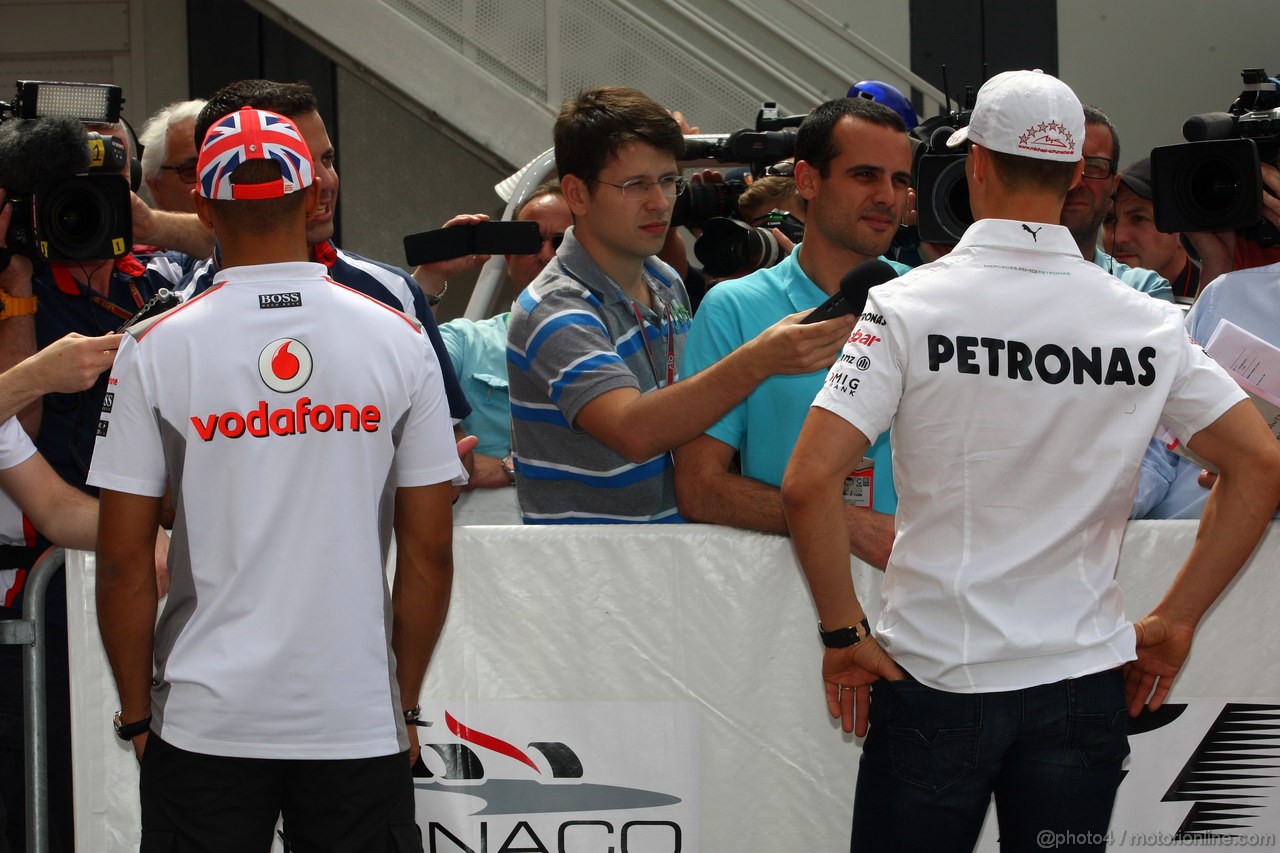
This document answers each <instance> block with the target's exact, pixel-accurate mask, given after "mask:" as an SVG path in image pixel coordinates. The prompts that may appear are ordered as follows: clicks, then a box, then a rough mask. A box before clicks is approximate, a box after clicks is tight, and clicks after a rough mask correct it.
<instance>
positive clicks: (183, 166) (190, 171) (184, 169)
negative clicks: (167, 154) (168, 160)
mask: <svg viewBox="0 0 1280 853" xmlns="http://www.w3.org/2000/svg"><path fill="white" fill-rule="evenodd" d="M160 168H161V169H163V170H164V171H166V172H177V173H178V177H179V178H181V179H182V182H183V183H184V184H194V183H195V182H196V161H195V160H185V161H183V162H181V163H179V164H178V165H176V166H161V167H160Z"/></svg>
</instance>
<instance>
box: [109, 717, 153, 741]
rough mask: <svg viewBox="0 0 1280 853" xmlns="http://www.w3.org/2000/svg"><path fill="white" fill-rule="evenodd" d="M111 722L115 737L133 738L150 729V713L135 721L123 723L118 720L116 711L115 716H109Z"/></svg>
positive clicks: (122, 738)
mask: <svg viewBox="0 0 1280 853" xmlns="http://www.w3.org/2000/svg"><path fill="white" fill-rule="evenodd" d="M111 723H112V725H114V726H115V727H116V737H118V738H120V740H133V739H134V738H136V737H137V736H138V735H141V734H146V733H147V732H148V731H149V730H150V729H151V715H150V714H148V715H147V716H145V717H143V718H142V719H141V720H138V721H137V722H135V723H123V722H121V721H120V712H119V711H116V714H115V716H114V717H112V718H111Z"/></svg>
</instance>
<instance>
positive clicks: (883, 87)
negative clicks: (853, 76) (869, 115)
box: [848, 80, 920, 130]
mask: <svg viewBox="0 0 1280 853" xmlns="http://www.w3.org/2000/svg"><path fill="white" fill-rule="evenodd" d="M848 97H850V98H866V99H867V100H868V101H875V102H876V103H877V104H884V105H885V106H886V107H888V108H889V109H891V110H893V111H894V112H895V113H897V114H898V115H900V116H902V123H903V124H905V125H906V126H907V130H911V129H912V128H913V127H915V126H916V125H917V124H919V123H920V122H919V120H918V119H917V118H916V110H915V107H913V106H911V101H909V100H907V96H906V95H904V94H902V93H901V92H899V91H898V90H897V89H895V88H894V87H893V86H890V85H889V84H888V83H882V82H881V81H879V80H860V81H858V82H857V83H854V84H853V85H852V86H850V87H849V94H848Z"/></svg>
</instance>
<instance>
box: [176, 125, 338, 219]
mask: <svg viewBox="0 0 1280 853" xmlns="http://www.w3.org/2000/svg"><path fill="white" fill-rule="evenodd" d="M267 159H270V160H271V161H273V162H274V163H275V164H276V167H277V168H278V169H279V170H280V177H279V178H278V179H276V180H271V181H265V182H262V183H256V184H250V183H240V184H235V183H232V180H231V177H232V175H233V174H234V173H235V171H236V170H237V169H238V168H239V167H240V166H242V165H244V164H245V163H247V162H249V161H250V160H267ZM196 170H197V183H198V185H199V193H200V195H202V196H204V197H205V198H212V199H223V200H228V199H267V198H279V197H280V196H284V195H288V194H289V193H292V192H296V191H298V190H300V189H305V188H306V187H309V186H311V184H312V180H313V173H312V167H311V152H310V151H308V150H307V143H306V142H305V141H303V139H302V136H301V134H299V133H298V129H297V128H296V127H294V126H293V122H291V121H289V120H288V119H287V118H285V117H284V116H282V115H276V114H275V113H273V112H268V111H267V110H255V109H253V108H252V107H243V108H242V109H241V110H240V111H239V112H235V113H231V114H230V115H228V116H224V117H223V118H221V119H219V120H218V122H217V123H216V124H214V126H213V127H211V128H209V133H208V134H207V135H206V136H205V138H204V146H203V147H202V148H201V150H200V157H199V160H198V161H197V164H196Z"/></svg>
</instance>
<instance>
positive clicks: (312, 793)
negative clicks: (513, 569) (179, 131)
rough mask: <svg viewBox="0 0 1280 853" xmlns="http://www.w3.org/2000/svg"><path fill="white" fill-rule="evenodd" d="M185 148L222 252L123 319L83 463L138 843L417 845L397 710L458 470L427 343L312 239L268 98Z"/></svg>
mask: <svg viewBox="0 0 1280 853" xmlns="http://www.w3.org/2000/svg"><path fill="white" fill-rule="evenodd" d="M197 171H198V179H197V196H196V199H195V201H196V210H197V213H198V214H199V215H200V217H201V219H202V220H203V221H205V223H206V224H208V225H211V226H212V227H213V229H214V231H215V233H216V234H217V236H218V239H219V243H220V245H221V247H222V258H223V266H222V267H221V269H220V270H219V271H218V273H217V276H216V279H215V281H214V283H213V286H212V287H210V288H209V289H208V290H206V291H205V292H204V293H202V294H201V295H200V296H198V297H196V298H194V299H192V300H190V301H188V302H186V303H184V304H182V305H180V306H178V307H177V308H174V309H172V310H171V311H169V312H167V313H165V314H162V315H160V316H159V317H157V318H155V319H153V320H150V321H147V322H144V323H143V324H140V325H138V326H135V327H133V328H131V329H130V331H129V334H127V335H126V336H125V339H124V342H123V344H122V345H121V347H120V353H119V355H118V356H117V358H116V361H115V367H114V370H113V372H112V376H111V380H110V388H111V393H109V394H108V395H107V400H106V404H105V405H104V406H103V412H102V415H101V419H100V420H99V422H98V429H97V435H98V439H97V446H96V448H95V451H94V456H93V464H92V468H91V470H90V474H89V481H90V482H91V483H92V484H94V485H95V486H98V487H100V489H101V514H100V522H99V534H98V563H97V566H98V579H97V590H98V612H99V624H100V628H101V632H102V639H103V644H104V646H105V647H106V651H107V656H108V658H109V660H110V662H111V668H112V671H113V672H114V674H115V679H116V685H117V686H118V688H119V691H120V702H121V705H120V711H119V713H117V715H116V718H115V727H116V733H117V734H118V735H119V736H120V737H121V739H123V740H127V741H131V742H132V745H133V748H134V749H135V750H136V752H137V754H138V756H139V759H140V760H141V771H142V772H141V789H140V792H141V799H142V832H143V841H142V849H143V850H149V849H162V848H163V849H166V850H184V851H185V850H211V851H212V850H245V851H264V853H265V851H267V850H268V849H270V847H271V843H272V836H273V831H274V829H275V826H276V822H277V820H278V819H279V817H280V816H281V814H283V817H284V824H285V834H286V835H287V836H288V837H289V839H290V843H291V844H292V846H293V849H296V850H351V851H371V853H372V851H379V853H380V852H381V851H404V850H421V849H422V847H421V840H420V837H419V835H418V831H417V827H416V826H415V824H414V817H413V816H414V797H413V783H412V776H411V764H412V762H413V761H414V760H415V759H416V757H417V737H416V734H415V732H416V729H414V728H413V725H414V723H415V722H416V720H417V703H418V692H419V689H420V687H421V684H422V680H423V676H424V672H425V669H426V666H427V661H428V660H429V658H430V655H431V651H432V648H433V646H434V644H435V640H436V637H437V635H438V633H439V630H440V627H441V625H442V624H443V621H444V616H445V612H446V610H447V607H448V600H449V588H450V581H451V577H452V560H451V531H452V519H451V516H450V512H449V502H450V497H451V494H450V481H451V480H452V479H453V478H454V477H456V476H458V475H459V474H460V473H461V466H460V463H459V461H458V453H457V449H456V447H455V444H454V441H453V437H452V432H451V421H450V418H449V413H448V407H447V403H446V401H445V392H444V386H443V383H442V381H441V377H440V367H439V364H438V362H437V361H436V359H435V356H434V354H433V351H432V348H431V346H430V344H429V343H428V341H427V339H426V337H425V336H424V334H423V332H422V327H421V325H420V324H419V323H418V322H417V321H416V320H413V319H411V318H409V317H407V316H406V315H404V314H402V313H400V312H399V311H395V310H393V309H390V308H388V307H386V306H385V305H383V304H381V303H379V302H376V301H375V300H373V299H370V298H368V297H366V296H364V295H362V294H359V293H356V292H355V291H352V290H350V289H349V288H346V287H343V286H342V285H339V284H337V283H335V282H334V281H332V280H331V279H329V278H328V277H327V276H326V275H325V268H324V266H323V265H321V264H318V263H315V262H313V261H312V260H311V258H310V256H309V254H308V248H307V240H306V223H307V216H308V213H310V212H313V211H314V209H315V207H316V205H317V203H318V193H317V188H318V184H316V183H315V182H314V167H313V164H312V161H311V155H310V153H309V151H308V150H307V146H306V143H305V142H304V141H303V138H302V136H301V134H300V133H299V132H298V129H297V127H296V126H294V124H293V123H292V122H291V121H290V120H289V119H287V118H285V117H283V116H281V115H278V114H276V113H271V112H267V111H265V110H255V109H253V108H251V107H245V108H244V109H242V110H239V111H237V112H234V113H231V114H228V115H226V116H223V117H222V118H220V119H218V120H217V121H216V122H215V123H214V124H213V126H212V127H211V128H210V130H209V132H208V134H207V135H206V136H205V139H204V142H203V144H202V146H201V148H200V154H199V158H198V165H197ZM166 488H168V490H169V492H170V494H171V495H172V498H173V502H174V505H175V507H176V522H175V525H174V540H173V546H172V548H171V550H170V570H171V584H170V591H169V596H168V600H167V602H166V605H165V608H164V612H163V614H162V615H161V618H160V621H159V623H158V624H157V623H156V622H155V616H156V595H155V583H154V580H153V577H152V571H151V565H150V561H149V556H150V553H151V543H152V540H153V539H154V532H155V526H156V519H157V518H158V514H159V509H160V501H161V496H162V495H164V494H165V491H166ZM393 527H394V530H395V534H396V541H397V552H396V553H397V562H396V576H395V587H394V591H393V592H392V593H391V594H390V595H388V593H387V588H386V580H385V576H384V574H383V564H382V556H383V555H384V554H385V553H386V552H387V548H388V545H389V537H390V534H391V531H392V529H393ZM153 626H154V627H153Z"/></svg>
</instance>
